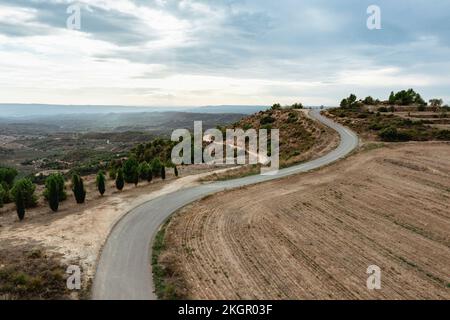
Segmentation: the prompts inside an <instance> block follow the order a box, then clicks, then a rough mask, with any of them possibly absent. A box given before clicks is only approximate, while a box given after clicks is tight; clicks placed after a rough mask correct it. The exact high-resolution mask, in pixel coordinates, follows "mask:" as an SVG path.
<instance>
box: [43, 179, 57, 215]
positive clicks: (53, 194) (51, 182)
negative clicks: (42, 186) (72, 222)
mask: <svg viewBox="0 0 450 320" xmlns="http://www.w3.org/2000/svg"><path fill="white" fill-rule="evenodd" d="M46 187H47V196H48V204H49V206H50V209H52V211H53V212H56V211H58V208H59V194H60V192H59V191H60V188H59V183H58V180H57V179H48V183H46Z"/></svg>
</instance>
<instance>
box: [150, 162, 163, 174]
mask: <svg viewBox="0 0 450 320" xmlns="http://www.w3.org/2000/svg"><path fill="white" fill-rule="evenodd" d="M151 167H152V173H153V176H154V177H160V176H161V167H162V164H161V161H160V160H159V158H155V159H153V161H152V164H151Z"/></svg>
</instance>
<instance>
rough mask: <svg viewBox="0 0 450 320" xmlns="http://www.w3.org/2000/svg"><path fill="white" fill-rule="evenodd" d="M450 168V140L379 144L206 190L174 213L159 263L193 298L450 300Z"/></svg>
mask: <svg viewBox="0 0 450 320" xmlns="http://www.w3.org/2000/svg"><path fill="white" fill-rule="evenodd" d="M449 163H450V144H448V143H430V142H428V143H407V144H397V145H388V146H386V147H382V148H380V146H376V148H366V151H363V152H361V153H358V154H355V155H353V156H350V157H348V158H347V159H345V160H343V161H341V162H339V163H337V164H334V165H331V166H328V167H326V168H324V169H322V170H321V171H316V172H310V173H307V174H301V175H297V176H293V177H290V178H286V179H283V180H278V181H273V182H268V183H263V184H259V185H256V186H251V187H247V188H243V189H239V190H235V191H230V192H224V193H221V194H220V195H216V196H211V197H207V198H205V199H203V200H201V201H199V202H196V203H194V204H192V205H190V206H188V207H186V208H184V209H183V210H181V211H180V212H179V213H178V214H176V215H175V216H174V218H172V220H171V221H170V223H169V225H168V227H167V230H166V236H165V240H166V242H165V246H166V248H167V249H166V250H165V251H164V252H163V253H162V254H161V256H160V260H161V263H163V264H165V265H166V267H167V268H168V269H170V270H171V276H172V277H174V278H178V279H179V281H173V282H172V283H182V284H184V287H183V288H178V289H177V290H179V292H183V293H185V296H187V297H188V298H194V299H450V278H449V275H450V201H449V200H450V166H449V165H448V164H449ZM369 265H377V266H379V267H380V268H381V272H382V275H381V290H374V291H371V290H368V289H367V287H366V281H367V277H368V275H367V274H366V270H367V268H368V266H369Z"/></svg>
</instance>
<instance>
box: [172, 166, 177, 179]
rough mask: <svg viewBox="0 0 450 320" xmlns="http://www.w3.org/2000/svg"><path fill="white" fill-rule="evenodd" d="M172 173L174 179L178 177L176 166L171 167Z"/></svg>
mask: <svg viewBox="0 0 450 320" xmlns="http://www.w3.org/2000/svg"><path fill="white" fill-rule="evenodd" d="M173 173H174V174H175V177H178V169H177V166H174V167H173Z"/></svg>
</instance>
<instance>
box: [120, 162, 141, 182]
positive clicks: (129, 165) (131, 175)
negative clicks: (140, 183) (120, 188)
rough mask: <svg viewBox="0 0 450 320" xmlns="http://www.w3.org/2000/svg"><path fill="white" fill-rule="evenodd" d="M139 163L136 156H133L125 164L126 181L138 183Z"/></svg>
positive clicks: (124, 175) (124, 174)
mask: <svg viewBox="0 0 450 320" xmlns="http://www.w3.org/2000/svg"><path fill="white" fill-rule="evenodd" d="M138 168H139V163H138V162H137V160H136V159H135V158H134V157H131V158H130V159H128V160H127V161H125V163H124V164H123V177H124V179H125V182H126V183H136V175H138Z"/></svg>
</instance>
